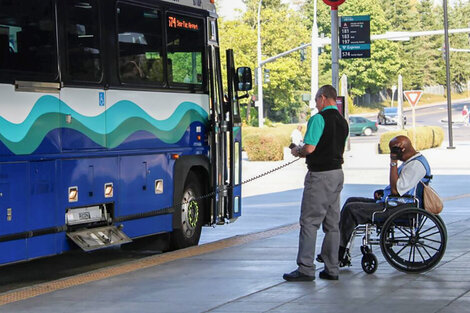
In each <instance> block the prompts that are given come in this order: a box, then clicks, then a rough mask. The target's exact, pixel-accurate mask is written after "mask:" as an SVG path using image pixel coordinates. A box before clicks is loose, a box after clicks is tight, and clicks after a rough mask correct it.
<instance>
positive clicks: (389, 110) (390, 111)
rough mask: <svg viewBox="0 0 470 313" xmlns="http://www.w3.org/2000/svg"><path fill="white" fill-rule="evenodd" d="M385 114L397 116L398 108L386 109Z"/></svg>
mask: <svg viewBox="0 0 470 313" xmlns="http://www.w3.org/2000/svg"><path fill="white" fill-rule="evenodd" d="M384 113H385V114H397V108H385V109H384Z"/></svg>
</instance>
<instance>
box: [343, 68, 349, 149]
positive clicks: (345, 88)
mask: <svg viewBox="0 0 470 313" xmlns="http://www.w3.org/2000/svg"><path fill="white" fill-rule="evenodd" d="M341 95H342V96H343V97H344V118H345V119H346V121H348V123H349V107H348V76H346V75H345V74H343V76H341ZM346 150H347V151H350V150H351V136H348V141H347V142H346Z"/></svg>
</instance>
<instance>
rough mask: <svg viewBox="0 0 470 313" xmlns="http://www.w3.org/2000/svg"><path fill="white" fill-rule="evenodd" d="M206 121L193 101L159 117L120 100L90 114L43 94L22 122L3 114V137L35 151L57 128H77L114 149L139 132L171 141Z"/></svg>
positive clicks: (22, 150)
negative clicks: (97, 112) (162, 117)
mask: <svg viewBox="0 0 470 313" xmlns="http://www.w3.org/2000/svg"><path fill="white" fill-rule="evenodd" d="M69 114H70V115H72V116H73V118H72V122H71V123H70V124H67V123H65V117H66V115H69ZM207 120H208V114H207V112H206V111H205V110H204V109H203V108H201V107H200V106H199V105H197V104H195V103H192V102H182V103H181V104H180V105H179V106H178V107H177V109H176V110H175V111H174V112H173V114H172V115H171V116H170V117H168V118H167V119H164V120H156V119H154V118H153V117H151V116H150V115H149V114H147V113H146V112H145V111H144V110H143V109H142V108H140V107H139V106H138V105H137V104H135V103H134V102H132V101H127V100H125V101H119V102H117V103H116V104H114V105H113V106H112V107H111V108H109V109H108V110H106V112H104V113H102V114H100V115H97V116H93V117H89V116H84V115H82V114H79V113H78V112H76V111H74V110H73V109H72V108H70V107H69V106H68V105H67V104H65V103H64V102H61V101H60V100H59V99H58V98H56V97H53V96H43V97H41V98H40V99H38V101H37V102H36V103H35V105H34V106H33V109H32V110H31V112H30V113H29V114H28V116H27V118H26V119H25V120H24V121H23V122H22V123H17V124H15V123H12V122H9V121H7V120H6V119H5V118H3V117H0V140H1V141H2V142H3V143H4V144H5V145H6V146H7V147H8V149H10V150H11V151H12V152H13V153H15V154H30V153H32V152H33V151H34V150H35V149H36V148H37V147H38V146H39V145H40V144H41V142H42V141H43V140H44V137H45V136H46V135H47V134H48V133H49V132H50V131H52V130H54V129H57V128H70V129H74V130H76V131H79V132H81V133H82V134H84V135H86V136H87V137H88V138H90V139H91V140H93V141H94V142H95V143H97V144H99V145H101V146H103V147H106V148H111V149H112V148H115V147H117V146H118V145H120V144H121V143H122V142H123V141H124V140H125V139H126V138H128V137H129V136H130V135H132V134H133V133H135V132H137V131H147V132H149V133H152V134H154V135H155V136H156V137H157V138H159V139H160V140H162V141H163V142H165V143H169V144H171V143H176V142H177V141H179V140H180V139H181V137H182V136H183V135H184V133H185V131H186V129H187V128H188V127H189V125H190V124H191V123H193V122H201V123H206V122H207ZM103 135H105V136H103Z"/></svg>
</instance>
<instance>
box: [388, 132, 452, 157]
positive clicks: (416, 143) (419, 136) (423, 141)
mask: <svg viewBox="0 0 470 313" xmlns="http://www.w3.org/2000/svg"><path fill="white" fill-rule="evenodd" d="M400 135H403V136H407V137H408V138H410V140H411V142H412V144H413V147H414V148H415V149H416V150H424V149H429V148H435V147H439V146H440V145H441V144H442V142H443V141H444V130H443V129H442V128H441V127H438V126H423V127H416V129H413V128H410V129H408V130H397V131H389V132H386V133H383V134H382V135H381V136H380V141H379V153H383V154H388V153H390V148H389V147H388V143H389V142H390V140H391V139H392V138H394V137H396V136H400Z"/></svg>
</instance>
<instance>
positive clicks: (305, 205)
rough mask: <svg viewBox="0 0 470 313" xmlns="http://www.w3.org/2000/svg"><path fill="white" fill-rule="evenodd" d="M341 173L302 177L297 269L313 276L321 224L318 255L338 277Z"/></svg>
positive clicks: (320, 173) (329, 172) (328, 270)
mask: <svg viewBox="0 0 470 313" xmlns="http://www.w3.org/2000/svg"><path fill="white" fill-rule="evenodd" d="M343 182H344V175H343V170H341V169H338V170H332V171H326V172H310V171H309V172H308V173H307V175H306V176H305V182H304V193H303V196H302V206H301V212H300V236H299V251H298V254H297V265H298V270H299V271H300V272H301V273H303V274H306V275H309V276H315V264H314V258H315V244H316V241H317V231H318V229H319V228H320V225H323V232H324V233H325V238H324V239H323V244H322V248H321V256H322V258H323V260H324V262H325V270H326V272H327V273H329V274H331V275H338V273H339V266H338V249H339V218H340V193H341V190H342V189H343Z"/></svg>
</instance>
